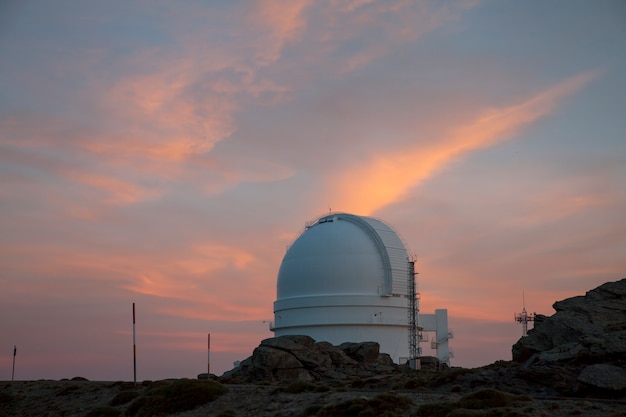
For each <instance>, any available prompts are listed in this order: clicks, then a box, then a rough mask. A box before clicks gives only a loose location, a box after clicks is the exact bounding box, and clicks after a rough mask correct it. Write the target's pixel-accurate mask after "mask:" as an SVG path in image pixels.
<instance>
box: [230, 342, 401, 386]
mask: <svg viewBox="0 0 626 417" xmlns="http://www.w3.org/2000/svg"><path fill="white" fill-rule="evenodd" d="M379 349H380V346H379V344H378V343H376V342H362V343H343V344H342V345H340V346H333V345H332V344H330V343H328V342H317V343H316V342H315V340H313V339H312V338H310V337H309V336H302V335H298V336H281V337H275V338H271V339H265V340H263V341H262V342H261V344H260V345H259V346H258V347H257V348H256V349H254V351H253V353H252V356H251V357H249V358H248V359H246V360H244V361H243V362H241V364H240V365H239V366H238V367H237V368H235V369H233V370H232V371H229V372H226V373H225V374H224V375H222V377H221V378H220V379H222V380H224V381H228V382H258V381H266V382H278V381H290V380H301V381H313V380H319V379H322V378H335V379H347V378H350V377H351V376H355V375H359V374H361V375H362V374H363V373H367V374H373V373H378V374H379V373H386V372H391V371H393V370H395V369H396V368H397V366H398V365H396V364H394V363H393V360H392V359H391V357H390V356H389V355H387V354H381V353H380V351H379Z"/></svg>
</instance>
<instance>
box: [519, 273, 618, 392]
mask: <svg viewBox="0 0 626 417" xmlns="http://www.w3.org/2000/svg"><path fill="white" fill-rule="evenodd" d="M553 307H554V309H555V310H556V313H555V314H554V315H552V316H550V317H546V316H539V317H538V319H539V320H537V321H536V322H535V328H534V329H532V330H530V331H529V332H528V336H525V337H522V338H521V339H520V340H519V341H518V342H517V343H516V344H515V345H513V348H512V353H513V360H514V361H517V362H521V363H523V374H525V375H526V377H527V378H528V379H531V380H536V381H541V382H543V383H545V384H551V385H553V386H554V387H555V388H556V389H557V390H558V391H559V392H561V393H563V394H573V395H577V394H578V393H584V392H594V393H598V392H605V393H610V392H614V393H623V392H624V390H626V279H622V280H620V281H615V282H608V283H606V284H603V285H601V286H599V287H597V288H595V289H593V290H591V291H588V292H587V293H586V294H585V295H584V296H578V297H572V298H568V299H565V300H563V301H558V302H556V303H554V305H553Z"/></svg>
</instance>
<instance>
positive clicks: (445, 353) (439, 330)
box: [419, 309, 454, 366]
mask: <svg viewBox="0 0 626 417" xmlns="http://www.w3.org/2000/svg"><path fill="white" fill-rule="evenodd" d="M419 322H420V324H421V327H422V329H423V331H425V332H435V339H434V340H432V341H431V342H430V347H431V349H435V350H436V351H437V359H439V363H440V364H442V365H443V364H446V365H447V366H450V358H453V357H454V354H453V353H452V351H451V350H450V348H449V346H448V340H449V339H452V338H453V337H454V334H453V333H452V331H451V330H450V329H449V328H448V310H447V309H437V310H435V314H420V315H419Z"/></svg>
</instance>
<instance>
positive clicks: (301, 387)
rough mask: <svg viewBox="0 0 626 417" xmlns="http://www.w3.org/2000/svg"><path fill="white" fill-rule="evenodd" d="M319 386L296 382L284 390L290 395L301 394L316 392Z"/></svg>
mask: <svg viewBox="0 0 626 417" xmlns="http://www.w3.org/2000/svg"><path fill="white" fill-rule="evenodd" d="M316 388H317V386H316V385H315V384H311V383H310V382H306V381H296V382H292V383H291V384H289V385H287V386H286V387H284V388H283V391H284V392H288V393H289V394H299V393H301V392H307V391H315V389H316Z"/></svg>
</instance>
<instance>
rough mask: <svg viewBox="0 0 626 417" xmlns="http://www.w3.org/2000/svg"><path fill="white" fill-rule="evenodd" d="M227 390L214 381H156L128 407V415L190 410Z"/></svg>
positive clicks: (151, 414) (148, 414)
mask: <svg viewBox="0 0 626 417" xmlns="http://www.w3.org/2000/svg"><path fill="white" fill-rule="evenodd" d="M226 392H228V389H227V388H226V387H225V386H223V385H222V384H220V383H219V382H216V381H208V380H198V379H179V380H176V381H157V382H155V383H152V384H151V385H150V387H149V388H147V389H146V391H145V392H144V393H143V395H141V396H140V397H138V398H137V399H135V401H133V402H132V403H131V404H130V406H129V407H128V410H127V414H128V415H129V416H153V415H159V414H168V413H177V412H180V411H187V410H191V409H193V408H195V407H198V406H200V405H203V404H206V403H208V402H211V401H213V400H215V399H216V398H218V397H220V396H221V395H223V394H225V393H226Z"/></svg>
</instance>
